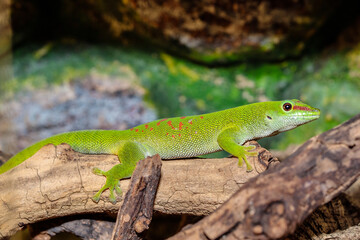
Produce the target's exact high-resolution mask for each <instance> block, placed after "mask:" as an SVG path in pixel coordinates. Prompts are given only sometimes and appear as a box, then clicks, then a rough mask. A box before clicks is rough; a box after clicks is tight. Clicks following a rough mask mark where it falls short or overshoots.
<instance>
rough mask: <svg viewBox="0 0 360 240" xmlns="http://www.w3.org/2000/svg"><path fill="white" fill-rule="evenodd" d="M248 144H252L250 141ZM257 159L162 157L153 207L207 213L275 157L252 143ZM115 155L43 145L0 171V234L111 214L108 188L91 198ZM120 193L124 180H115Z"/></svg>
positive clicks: (114, 161) (125, 184)
mask: <svg viewBox="0 0 360 240" xmlns="http://www.w3.org/2000/svg"><path fill="white" fill-rule="evenodd" d="M251 144H255V145H256V144H257V143H256V142H252V143H251ZM256 151H258V152H260V154H259V157H258V158H256V157H251V158H250V161H251V163H252V165H253V166H254V169H255V170H254V171H252V172H251V173H247V172H246V170H245V168H239V167H238V166H237V162H238V160H237V159H236V158H224V159H184V160H171V161H163V166H162V176H161V180H160V184H159V189H158V192H157V195H156V199H155V206H154V209H155V211H159V212H162V213H166V214H192V215H207V214H209V213H211V212H213V211H214V210H215V209H216V208H217V207H219V206H220V205H221V204H222V203H223V202H224V201H225V200H227V199H228V198H229V197H230V196H231V195H232V194H233V193H234V192H235V191H236V190H238V189H239V187H240V186H241V185H243V184H244V183H245V182H247V181H248V179H250V178H252V177H254V176H257V175H258V174H259V173H260V172H263V171H264V170H265V169H266V168H267V165H268V161H269V160H272V161H271V164H276V163H278V162H277V159H276V158H273V157H272V156H271V154H270V153H269V152H268V151H266V150H265V149H263V148H261V147H260V146H259V145H258V144H257V149H256ZM118 162H119V161H118V159H117V157H116V156H114V155H86V154H81V153H77V152H74V151H73V150H72V149H71V148H70V146H68V145H66V144H62V145H58V146H53V145H47V146H45V147H43V148H42V149H40V150H39V151H38V152H37V153H36V154H35V155H34V156H32V157H31V158H29V159H28V160H26V161H25V162H23V163H22V164H20V165H19V166H17V167H16V168H14V169H12V170H10V171H8V172H5V173H3V174H1V175H0V229H1V231H0V238H1V237H6V236H10V235H12V234H14V232H15V231H16V230H18V229H20V228H21V227H20V226H24V225H26V224H31V223H34V222H38V221H41V220H46V219H53V218H57V217H63V216H69V215H76V214H87V213H100V214H103V213H105V212H106V213H110V214H114V215H115V214H116V213H117V211H118V210H119V208H120V206H121V204H122V201H121V200H122V198H118V200H119V202H118V203H117V204H116V205H113V204H111V203H110V202H109V200H108V191H105V192H104V194H102V196H101V199H100V202H99V203H98V204H96V203H94V202H93V201H92V200H91V197H92V196H93V195H94V194H95V193H96V192H97V191H98V190H99V189H100V188H101V187H102V185H103V184H104V183H105V178H103V177H101V176H96V175H94V174H93V173H92V168H93V167H99V168H100V169H102V170H109V169H110V168H111V167H112V166H114V165H115V164H118ZM120 185H121V188H122V190H123V192H124V193H125V192H126V190H127V189H128V185H129V180H122V181H120Z"/></svg>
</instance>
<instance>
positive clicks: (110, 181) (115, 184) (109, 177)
mask: <svg viewBox="0 0 360 240" xmlns="http://www.w3.org/2000/svg"><path fill="white" fill-rule="evenodd" d="M112 172H113V171H112V169H110V170H109V171H107V172H104V171H102V170H100V169H98V168H93V173H94V174H96V175H101V176H105V177H106V183H105V184H104V186H103V187H102V188H101V189H100V190H99V191H98V192H97V193H96V194H95V195H94V196H93V197H92V200H93V201H94V202H99V200H100V196H101V194H102V193H103V192H104V191H105V190H106V189H109V191H110V196H109V200H110V202H112V203H113V204H115V203H116V197H115V194H114V190H115V192H116V194H117V195H119V196H121V195H122V191H121V188H120V186H119V178H118V177H114V175H113V174H112Z"/></svg>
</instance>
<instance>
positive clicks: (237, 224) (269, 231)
mask: <svg viewBox="0 0 360 240" xmlns="http://www.w3.org/2000/svg"><path fill="white" fill-rule="evenodd" d="M359 176H360V115H357V116H356V117H354V118H352V119H351V120H349V121H347V122H345V123H344V124H342V125H340V126H338V127H336V128H334V129H332V130H330V131H328V132H325V133H323V134H321V135H319V136H316V137H314V138H312V139H310V140H309V141H307V142H306V143H305V144H304V145H303V146H302V147H300V148H299V149H298V150H297V151H296V152H295V153H293V154H292V155H291V156H290V157H289V158H288V159H287V160H285V161H284V162H283V163H281V164H279V165H278V166H276V167H275V168H273V169H271V170H269V171H266V172H264V173H263V174H262V175H261V176H258V177H256V178H253V179H251V180H249V181H248V182H247V183H246V184H244V185H243V186H242V187H241V188H240V189H239V190H238V191H237V192H236V193H235V194H234V195H233V196H232V197H231V198H230V199H229V200H228V201H227V202H226V203H224V204H223V205H222V206H221V207H220V208H219V209H218V210H217V211H215V212H214V213H212V214H211V215H209V216H207V217H205V218H204V219H202V220H201V221H199V222H198V223H196V224H194V225H193V226H191V227H185V228H184V229H183V230H182V231H181V232H179V233H178V234H176V235H175V236H173V237H172V238H170V239H218V238H220V237H225V238H226V239H277V238H282V237H285V236H287V235H288V234H290V233H293V232H294V231H295V229H296V226H297V225H298V224H300V223H301V222H302V221H303V220H304V219H305V218H306V217H307V216H308V215H309V214H310V213H311V212H312V211H313V210H314V209H316V208H317V207H319V206H320V205H322V204H324V203H326V202H328V201H330V200H331V199H333V198H334V197H335V196H336V195H338V194H339V193H341V192H342V191H344V190H345V189H346V188H347V187H349V186H350V185H351V184H352V183H353V182H354V181H355V180H356V179H357V178H358V177H359Z"/></svg>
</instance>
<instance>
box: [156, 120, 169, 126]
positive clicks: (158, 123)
mask: <svg viewBox="0 0 360 240" xmlns="http://www.w3.org/2000/svg"><path fill="white" fill-rule="evenodd" d="M166 120H167V118H164V119H161V120H160V121H158V122H157V123H156V125H158V126H160V123H161V122H163V121H166Z"/></svg>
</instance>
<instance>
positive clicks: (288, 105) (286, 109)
mask: <svg viewBox="0 0 360 240" xmlns="http://www.w3.org/2000/svg"><path fill="white" fill-rule="evenodd" d="M283 109H284V111H286V112H288V111H290V110H291V109H292V105H291V103H284V105H283Z"/></svg>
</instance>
